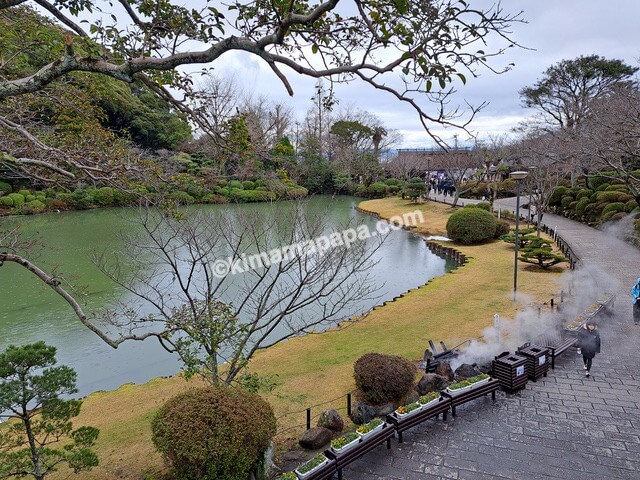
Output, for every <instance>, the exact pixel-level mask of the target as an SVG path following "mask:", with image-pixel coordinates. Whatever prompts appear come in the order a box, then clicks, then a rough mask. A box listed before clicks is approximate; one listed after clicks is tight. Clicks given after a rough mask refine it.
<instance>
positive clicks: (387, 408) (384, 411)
mask: <svg viewBox="0 0 640 480" xmlns="http://www.w3.org/2000/svg"><path fill="white" fill-rule="evenodd" d="M373 408H374V410H375V412H376V413H375V416H376V417H386V416H387V415H390V414H392V413H393V412H394V411H395V409H396V408H395V407H394V406H393V403H391V402H389V403H385V404H384V405H376V406H374V407H373Z"/></svg>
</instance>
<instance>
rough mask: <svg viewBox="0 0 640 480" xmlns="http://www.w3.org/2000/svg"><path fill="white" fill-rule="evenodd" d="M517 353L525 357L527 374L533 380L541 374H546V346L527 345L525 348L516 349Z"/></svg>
mask: <svg viewBox="0 0 640 480" xmlns="http://www.w3.org/2000/svg"><path fill="white" fill-rule="evenodd" d="M518 355H521V356H523V357H525V358H526V359H527V363H526V367H527V368H526V370H527V376H528V377H529V379H530V380H533V381H534V382H535V381H536V380H538V379H539V378H540V377H542V376H545V377H546V376H547V372H548V371H549V361H550V352H549V349H548V348H547V347H541V346H540V345H529V346H528V347H526V348H520V349H518Z"/></svg>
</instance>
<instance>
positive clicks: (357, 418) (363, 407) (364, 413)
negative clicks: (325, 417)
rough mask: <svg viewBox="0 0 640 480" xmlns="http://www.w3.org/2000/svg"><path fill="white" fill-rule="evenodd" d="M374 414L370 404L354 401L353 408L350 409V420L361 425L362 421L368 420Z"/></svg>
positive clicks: (374, 410) (373, 408) (374, 411)
mask: <svg viewBox="0 0 640 480" xmlns="http://www.w3.org/2000/svg"><path fill="white" fill-rule="evenodd" d="M375 416H376V409H375V407H372V406H371V405H367V404H366V403H362V402H358V403H356V405H355V407H354V408H353V410H351V416H350V417H351V420H352V421H353V423H355V424H356V425H362V424H363V423H368V422H370V421H371V420H372V419H373V417H375Z"/></svg>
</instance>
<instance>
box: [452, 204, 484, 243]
mask: <svg viewBox="0 0 640 480" xmlns="http://www.w3.org/2000/svg"><path fill="white" fill-rule="evenodd" d="M495 233H496V221H495V219H494V218H493V215H491V214H490V213H489V212H487V211H486V210H483V209H481V208H463V209H461V210H458V211H457V212H454V213H453V214H452V215H451V216H450V217H449V220H448V221H447V236H448V237H449V238H450V239H452V240H455V241H456V242H460V243H462V244H465V245H471V244H474V243H481V242H484V241H486V240H489V239H491V238H493V236H494V235H495Z"/></svg>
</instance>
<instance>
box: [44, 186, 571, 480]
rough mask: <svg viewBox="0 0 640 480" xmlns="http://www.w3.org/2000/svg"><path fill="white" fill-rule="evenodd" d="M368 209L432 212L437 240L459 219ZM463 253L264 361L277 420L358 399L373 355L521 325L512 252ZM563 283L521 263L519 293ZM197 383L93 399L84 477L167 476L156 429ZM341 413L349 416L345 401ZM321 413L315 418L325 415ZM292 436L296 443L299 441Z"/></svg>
mask: <svg viewBox="0 0 640 480" xmlns="http://www.w3.org/2000/svg"><path fill="white" fill-rule="evenodd" d="M361 207H362V208H364V209H365V210H369V211H376V212H378V213H380V215H381V216H382V217H383V218H384V217H386V218H388V217H391V216H393V215H396V214H399V213H400V214H401V213H403V212H409V211H413V210H415V209H416V208H420V209H422V210H424V212H425V224H423V225H420V226H419V229H418V231H419V232H422V233H429V234H444V233H446V229H445V224H446V221H447V218H448V216H449V215H450V213H451V212H452V209H451V207H449V206H446V205H441V204H436V203H428V204H423V205H419V206H416V205H414V204H411V203H409V202H408V201H405V200H401V199H399V198H387V199H381V200H370V201H366V202H363V203H362V204H361ZM456 248H458V249H459V250H460V251H462V252H463V253H465V254H466V255H467V257H468V258H469V262H468V263H467V264H466V265H465V266H464V267H462V268H459V269H457V270H455V271H453V272H452V273H450V274H448V275H444V276H442V277H438V278H436V279H434V280H432V281H431V282H430V283H429V284H428V285H426V286H423V287H421V288H419V289H417V290H414V291H412V292H411V293H409V294H408V295H406V296H405V297H403V298H400V299H398V300H397V301H395V302H393V303H390V304H388V305H387V306H385V307H381V308H377V309H376V310H374V311H372V312H371V313H369V314H368V315H367V316H366V317H365V318H364V319H363V320H361V321H360V322H358V323H354V324H351V325H349V326H348V327H346V328H342V329H339V330H333V331H330V332H327V333H325V334H322V335H308V336H306V337H301V338H295V339H292V340H289V341H287V342H284V343H282V344H279V345H277V346H275V347H273V348H270V349H268V350H266V351H263V352H260V353H259V354H258V355H257V356H256V357H255V359H253V361H252V362H251V365H250V368H251V369H252V370H253V371H254V372H257V373H259V374H262V375H275V374H277V375H278V382H279V387H278V388H277V389H276V390H275V391H274V392H272V393H270V394H267V395H265V397H266V398H267V400H268V401H269V402H270V403H271V404H272V405H273V408H274V410H275V412H276V416H281V415H283V414H286V413H287V412H293V411H304V409H305V408H306V407H307V406H309V405H313V404H317V403H320V402H324V401H327V400H331V399H334V398H336V397H339V396H341V395H343V394H345V393H346V392H348V391H350V390H351V389H352V388H353V377H352V372H353V368H352V365H353V363H354V362H355V361H356V360H357V358H358V357H360V356H361V355H362V354H364V353H367V352H381V353H392V354H396V355H401V356H404V357H407V358H409V359H419V358H421V357H422V354H423V352H424V349H425V348H426V347H427V341H428V340H429V339H433V340H435V341H440V340H442V341H445V342H446V343H447V344H448V345H449V346H453V345H456V344H458V343H460V342H462V341H464V340H467V339H469V338H475V337H478V336H479V335H480V333H481V332H482V330H483V329H484V328H486V327H487V326H489V325H490V324H492V322H493V314H494V313H499V314H500V315H501V316H505V317H511V316H513V314H514V313H515V310H516V306H515V305H514V303H513V302H512V299H511V288H512V282H513V280H512V279H513V249H512V247H511V246H510V245H508V244H506V243H504V242H501V241H496V242H492V243H489V244H486V245H481V246H459V247H456ZM558 276H559V275H557V274H541V273H537V272H533V271H530V269H527V268H526V267H525V266H524V265H522V264H521V269H520V271H519V277H518V278H519V286H520V289H521V291H522V292H524V293H526V294H527V295H528V296H529V298H530V299H531V301H537V302H543V301H546V300H548V299H549V298H550V295H551V293H552V292H557V290H558V287H557V286H556V284H555V279H557V278H558ZM192 384H194V385H195V383H194V382H192V383H190V384H187V383H186V382H185V381H184V380H182V379H181V378H179V377H174V378H171V379H165V380H163V379H158V380H153V381H151V382H149V383H147V384H145V385H124V386H123V387H121V388H120V389H118V390H116V391H111V392H98V393H95V394H93V395H91V396H89V397H88V398H87V399H86V400H85V403H84V406H83V409H82V413H81V414H80V417H79V418H78V421H77V422H76V425H79V424H81V423H85V424H88V425H93V426H95V427H97V428H99V429H100V438H99V441H98V454H99V457H100V463H101V465H100V467H99V468H96V469H94V470H93V471H91V472H89V473H83V474H82V475H81V477H79V478H83V479H116V478H123V479H140V478H153V477H145V476H142V475H141V473H142V472H153V471H158V470H160V469H162V460H161V458H160V456H159V455H158V454H157V453H155V450H154V448H153V445H152V443H151V431H150V420H151V418H152V416H153V414H154V412H155V411H156V410H157V408H158V407H159V406H160V405H161V404H162V403H163V402H164V401H165V400H166V399H168V398H170V397H171V396H173V395H175V394H177V393H179V392H181V391H183V390H184V389H185V388H188V387H189V386H190V385H192ZM334 406H339V407H344V406H345V400H344V399H341V400H340V401H339V402H337V403H336V404H335V405H334ZM327 407H328V406H324V407H322V408H327ZM322 408H320V407H319V408H317V409H316V410H314V411H313V412H312V414H313V415H316V414H319V413H320V410H321V409H322ZM304 421H305V414H304V413H303V412H301V413H297V414H295V415H287V416H284V417H283V418H281V419H280V421H279V425H280V428H281V429H285V428H289V427H292V426H294V425H299V424H303V423H304ZM286 436H287V435H286V434H285V435H283V437H286ZM288 436H290V437H294V436H295V432H293V433H290V434H289V435H288ZM67 474H68V472H62V471H61V472H60V473H59V474H57V475H55V476H53V477H52V478H56V479H62V478H68V477H67Z"/></svg>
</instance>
